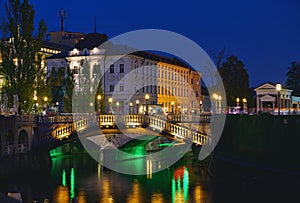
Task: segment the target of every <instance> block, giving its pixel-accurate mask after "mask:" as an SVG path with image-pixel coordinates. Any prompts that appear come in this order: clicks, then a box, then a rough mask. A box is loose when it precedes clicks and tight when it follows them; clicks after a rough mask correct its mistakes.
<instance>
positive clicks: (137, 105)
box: [135, 100, 140, 114]
mask: <svg viewBox="0 0 300 203" xmlns="http://www.w3.org/2000/svg"><path fill="white" fill-rule="evenodd" d="M135 103H136V114H139V103H140V101H139V100H136V101H135Z"/></svg>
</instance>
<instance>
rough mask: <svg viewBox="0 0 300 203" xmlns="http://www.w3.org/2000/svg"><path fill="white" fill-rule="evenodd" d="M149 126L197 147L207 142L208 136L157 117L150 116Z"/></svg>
mask: <svg viewBox="0 0 300 203" xmlns="http://www.w3.org/2000/svg"><path fill="white" fill-rule="evenodd" d="M149 125H150V126H151V127H153V128H155V129H158V130H167V131H168V133H169V134H171V135H174V136H176V137H177V138H185V139H189V140H191V141H193V142H194V143H196V144H199V145H203V144H204V143H206V142H209V136H208V135H207V134H205V133H202V132H199V131H196V130H192V129H189V128H187V127H185V126H180V125H178V124H176V123H170V122H169V121H166V120H162V119H159V118H157V117H153V116H150V117H149Z"/></svg>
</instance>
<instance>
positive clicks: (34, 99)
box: [33, 95, 37, 115]
mask: <svg viewBox="0 0 300 203" xmlns="http://www.w3.org/2000/svg"><path fill="white" fill-rule="evenodd" d="M33 101H34V106H33V107H34V115H36V108H37V103H36V101H37V96H36V95H34V97H33Z"/></svg>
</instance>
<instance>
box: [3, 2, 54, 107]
mask: <svg viewBox="0 0 300 203" xmlns="http://www.w3.org/2000/svg"><path fill="white" fill-rule="evenodd" d="M5 9H6V19H5V18H3V19H2V22H1V25H0V31H1V33H2V36H3V38H2V40H1V42H0V52H1V54H2V68H1V70H0V72H2V73H4V74H5V75H6V76H7V77H8V78H9V83H8V84H7V85H6V86H5V87H4V90H5V91H6V93H7V95H8V97H9V103H10V105H11V103H12V97H13V95H14V94H18V96H19V100H20V102H19V103H20V106H21V108H22V109H23V110H24V111H25V112H27V111H29V110H31V108H32V106H33V95H34V91H36V92H37V96H38V98H40V99H41V98H42V97H43V96H47V95H48V94H49V92H48V91H47V85H46V80H45V76H46V71H45V69H44V68H43V67H42V64H41V62H42V55H41V54H40V53H39V51H40V48H41V45H42V42H43V37H44V34H45V32H46V29H47V28H46V25H45V22H44V21H43V20H42V21H40V22H39V26H38V29H37V32H36V35H35V36H33V33H34V32H35V29H34V13H35V11H34V9H33V6H32V5H30V4H29V3H28V0H24V1H23V2H21V1H20V0H8V3H5Z"/></svg>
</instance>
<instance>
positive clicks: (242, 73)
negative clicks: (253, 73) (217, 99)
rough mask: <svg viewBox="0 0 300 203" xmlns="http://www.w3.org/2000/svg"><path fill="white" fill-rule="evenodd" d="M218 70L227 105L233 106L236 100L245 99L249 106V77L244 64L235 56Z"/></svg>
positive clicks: (250, 95)
mask: <svg viewBox="0 0 300 203" xmlns="http://www.w3.org/2000/svg"><path fill="white" fill-rule="evenodd" d="M218 70H219V73H220V75H221V77H222V79H223V84H224V87H225V91H226V97H227V104H228V105H229V106H234V105H235V104H236V98H240V99H242V98H246V99H247V101H248V102H250V105H251V101H252V100H253V99H252V98H253V97H252V93H251V89H250V87H249V75H248V72H247V70H246V69H245V65H244V63H243V62H242V61H240V60H239V59H238V58H237V57H236V56H229V57H228V58H227V59H226V61H225V62H224V63H223V64H222V65H221V66H220V67H219V68H218Z"/></svg>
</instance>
